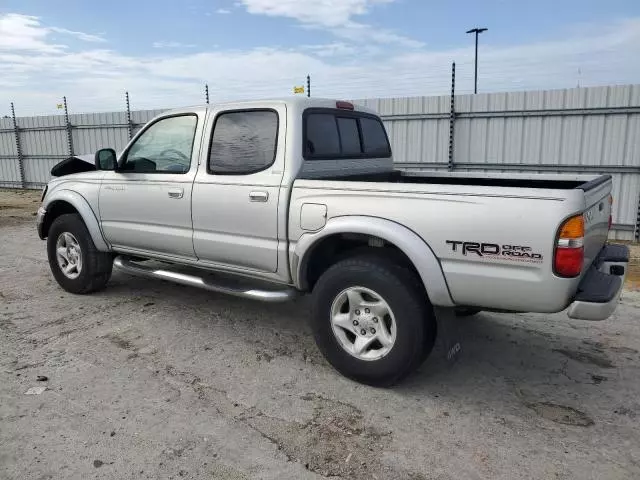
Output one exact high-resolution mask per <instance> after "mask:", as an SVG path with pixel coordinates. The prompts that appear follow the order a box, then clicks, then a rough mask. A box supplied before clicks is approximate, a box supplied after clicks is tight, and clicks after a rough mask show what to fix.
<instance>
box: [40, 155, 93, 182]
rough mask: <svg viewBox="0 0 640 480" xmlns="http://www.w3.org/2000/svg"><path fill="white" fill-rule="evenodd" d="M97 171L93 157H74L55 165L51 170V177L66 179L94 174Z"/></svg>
mask: <svg viewBox="0 0 640 480" xmlns="http://www.w3.org/2000/svg"><path fill="white" fill-rule="evenodd" d="M95 170H96V167H95V166H94V164H93V155H90V154H86V155H74V156H71V157H69V158H65V159H64V160H62V161H61V162H59V163H57V164H56V165H54V166H53V168H52V169H51V175H52V176H53V177H64V176H67V175H71V174H75V173H81V172H92V171H95Z"/></svg>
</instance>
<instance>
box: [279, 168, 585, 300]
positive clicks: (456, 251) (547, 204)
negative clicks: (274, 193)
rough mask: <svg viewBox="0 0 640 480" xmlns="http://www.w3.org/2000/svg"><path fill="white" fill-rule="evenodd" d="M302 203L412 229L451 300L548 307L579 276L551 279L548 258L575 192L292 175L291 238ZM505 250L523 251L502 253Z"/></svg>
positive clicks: (577, 196)
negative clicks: (435, 263) (437, 265)
mask: <svg viewBox="0 0 640 480" xmlns="http://www.w3.org/2000/svg"><path fill="white" fill-rule="evenodd" d="M305 203H313V204H322V205H326V207H327V219H331V218H335V217H341V216H349V215H365V216H371V217H379V218H384V219H388V220H392V221H394V222H397V223H399V224H401V225H404V226H406V227H407V228H409V229H411V230H412V231H414V232H416V233H417V234H418V235H419V236H420V237H421V238H422V239H423V240H424V241H425V242H426V243H427V244H428V245H429V246H430V248H431V249H432V250H433V252H434V253H435V254H436V256H437V257H438V259H439V261H440V266H441V268H442V271H443V273H444V276H445V278H446V282H447V284H448V287H449V292H450V294H451V297H452V299H453V300H454V302H455V303H456V304H457V305H472V306H478V307H484V308H492V309H504V310H514V311H537V312H554V311H559V310H562V309H564V308H565V307H566V306H567V305H568V303H569V302H570V300H571V298H572V297H573V295H574V294H575V291H576V288H577V284H578V281H579V279H565V278H559V277H556V276H555V275H554V274H553V272H552V262H553V253H554V245H555V235H556V232H557V229H558V227H559V225H560V223H561V222H562V221H563V220H564V219H566V218H567V217H569V216H570V215H572V214H575V213H580V212H582V211H583V209H584V208H585V195H584V193H583V192H582V191H581V190H577V189H576V190H542V189H523V188H507V187H499V188H497V187H479V186H460V185H425V184H423V185H419V184H392V183H369V182H340V181H323V180H296V181H295V183H294V186H293V191H292V197H291V207H290V216H289V238H290V240H291V241H292V242H295V241H297V239H299V238H300V236H301V235H302V234H303V233H304V230H303V229H302V228H301V227H300V221H299V218H300V211H301V208H302V206H303V205H304V204H305ZM451 242H460V243H455V247H456V248H454V243H451ZM462 242H467V243H471V244H478V245H479V246H480V245H482V244H489V245H495V246H498V247H499V250H500V254H491V253H492V252H493V251H495V247H488V248H487V247H486V246H485V253H484V254H479V253H477V252H475V251H473V250H472V251H464V249H463V244H462ZM472 246H473V245H472ZM479 248H482V247H479ZM505 249H507V250H509V249H512V250H516V251H519V252H527V253H529V254H530V255H531V256H529V257H527V256H524V257H522V256H514V255H502V254H501V253H502V252H503V251H504V250H505ZM481 253H482V252H481ZM534 254H535V255H534ZM534 257H535V258H534Z"/></svg>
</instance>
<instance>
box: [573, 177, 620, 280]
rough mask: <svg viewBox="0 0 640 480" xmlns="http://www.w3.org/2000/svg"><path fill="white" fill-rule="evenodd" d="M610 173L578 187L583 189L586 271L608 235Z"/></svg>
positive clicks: (584, 269)
mask: <svg viewBox="0 0 640 480" xmlns="http://www.w3.org/2000/svg"><path fill="white" fill-rule="evenodd" d="M612 185H613V183H612V181H611V176H610V175H602V176H600V177H598V178H596V179H594V180H592V181H590V182H587V183H585V184H583V185H580V186H579V187H578V188H579V189H581V190H583V191H584V200H585V209H584V228H585V235H584V267H583V269H582V271H583V272H585V271H587V269H588V268H589V266H590V265H591V263H592V262H593V260H594V259H595V258H596V257H597V256H598V253H599V252H600V250H601V249H602V247H603V245H604V244H605V243H606V241H607V237H608V235H609V219H610V216H611V197H610V195H611V189H612Z"/></svg>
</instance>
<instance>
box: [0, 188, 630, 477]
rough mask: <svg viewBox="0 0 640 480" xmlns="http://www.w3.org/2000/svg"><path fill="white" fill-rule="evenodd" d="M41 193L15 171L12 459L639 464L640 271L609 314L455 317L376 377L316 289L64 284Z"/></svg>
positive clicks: (4, 291)
mask: <svg viewBox="0 0 640 480" xmlns="http://www.w3.org/2000/svg"><path fill="white" fill-rule="evenodd" d="M18 197H19V199H17V198H18ZM38 200H39V192H35V193H26V194H25V193H18V194H17V195H16V194H15V193H4V192H1V191H0V238H1V239H2V243H1V244H0V478H2V479H20V480H22V479H58V478H65V479H76V478H77V479H81V478H82V479H85V478H101V479H102V478H104V479H118V480H120V479H128V478H136V479H140V478H153V479H156V478H175V479H180V478H198V479H205V478H206V479H321V478H336V479H338V478H339V479H356V480H359V479H367V480H370V479H380V480H382V479H394V480H395V479H410V480H424V479H439V480H447V479H456V480H460V479H463V480H464V479H469V480H471V479H474V480H475V479H505V480H506V479H509V480H511V479H514V478H518V479H522V478H524V479H580V480H584V479H637V478H640V428H639V427H640V425H639V420H640V368H639V361H640V353H639V350H640V292H636V291H635V285H634V284H633V283H630V284H629V290H628V291H626V292H625V295H624V297H623V300H622V302H621V305H620V307H619V308H618V310H617V312H616V314H615V316H614V317H613V318H611V319H609V320H608V321H605V322H591V323H590V322H580V321H573V320H570V319H568V318H567V316H566V314H564V313H559V314H554V315H537V314H518V315H515V314H493V313H481V314H479V315H477V316H475V317H470V318H466V319H459V320H457V321H456V327H457V328H458V329H459V331H460V335H461V340H462V348H463V353H462V356H461V358H460V360H459V361H458V362H457V363H456V364H454V365H450V364H448V363H447V362H446V361H445V360H444V354H443V349H442V346H441V344H437V346H436V349H435V351H434V353H433V354H432V356H431V357H430V358H429V359H428V360H427V362H426V363H425V364H424V365H423V366H422V367H421V368H420V370H419V371H418V373H417V374H416V375H413V376H412V377H410V378H409V379H407V380H406V381H405V382H404V383H402V384H401V385H400V386H398V387H395V388H393V389H374V388H370V387H366V386H362V385H359V384H356V383H353V382H351V381H349V380H346V379H344V378H342V377H340V376H339V375H338V374H337V373H335V372H334V371H333V370H332V369H331V368H330V366H329V365H328V364H327V363H326V362H325V361H324V359H323V358H322V357H321V356H320V354H319V353H318V351H317V349H316V347H315V345H314V343H313V340H312V338H311V335H310V331H309V327H308V326H307V322H306V317H307V316H308V305H307V301H306V300H305V299H301V300H298V301H296V302H294V303H292V304H284V305H266V304H260V303H253V302H249V301H245V300H240V299H235V298H230V297H225V296H220V295H215V294H211V293H208V292H205V291H200V290H195V289H191V288H187V287H181V286H176V285H173V284H170V283H165V282H161V281H151V280H142V279H139V278H135V277H129V276H127V275H124V274H120V273H114V275H113V278H112V280H111V282H110V284H109V287H108V288H107V289H106V290H105V291H103V292H100V293H98V294H94V295H90V296H74V295H70V294H67V293H66V292H64V291H63V290H61V289H60V288H59V287H58V286H57V284H56V283H55V281H54V280H53V278H52V276H51V274H50V272H49V268H48V264H47V261H46V255H45V248H44V247H45V245H44V242H42V241H40V240H39V239H38V238H37V235H36V232H35V225H34V223H33V216H32V214H33V212H35V210H36V209H37V204H38ZM39 376H41V378H42V376H45V377H46V380H38V377H39ZM32 387H46V390H45V391H44V392H42V393H41V394H40V395H25V392H27V391H28V390H29V389H30V388H32Z"/></svg>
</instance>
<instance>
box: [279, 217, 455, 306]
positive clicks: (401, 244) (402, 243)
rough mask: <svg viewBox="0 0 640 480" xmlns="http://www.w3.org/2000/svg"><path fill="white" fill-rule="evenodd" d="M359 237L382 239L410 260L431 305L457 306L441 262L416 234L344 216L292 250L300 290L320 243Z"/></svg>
mask: <svg viewBox="0 0 640 480" xmlns="http://www.w3.org/2000/svg"><path fill="white" fill-rule="evenodd" d="M343 233H357V234H364V235H371V236H374V237H379V238H382V239H383V240H386V241H387V242H390V243H392V244H394V245H395V246H396V247H398V248H399V249H400V250H402V252H403V253H404V254H405V255H406V256H407V257H408V258H409V260H411V262H412V263H413V265H414V267H415V268H416V270H417V271H418V274H419V275H420V278H421V279H422V283H423V284H424V288H425V290H426V291H427V295H428V296H429V299H430V300H431V303H432V304H433V305H436V306H440V307H452V306H454V305H455V304H454V302H453V300H452V299H451V294H450V293H449V287H448V286H447V282H446V280H445V277H444V274H443V272H442V268H441V266H440V262H439V261H438V258H437V257H436V255H435V254H434V253H433V251H432V250H431V248H430V247H429V245H428V244H427V243H426V242H425V241H424V240H423V239H422V238H420V237H419V236H418V235H417V234H416V233H415V232H413V231H412V230H410V229H408V228H407V227H405V226H404V225H400V224H399V223H396V222H393V221H391V220H385V219H383V218H377V217H366V216H345V217H334V218H332V219H330V220H329V221H328V222H327V224H326V226H325V227H324V228H323V229H322V230H320V231H318V232H314V233H304V234H303V235H302V236H301V237H300V239H299V240H298V242H296V244H295V247H294V248H293V252H292V253H293V259H294V261H293V262H292V268H291V270H292V273H293V274H294V275H295V277H294V279H293V280H294V282H295V284H296V285H297V286H298V287H299V288H300V287H301V286H302V279H303V278H304V275H305V272H304V270H305V268H306V265H307V264H308V262H307V260H308V257H307V255H310V254H311V252H312V251H313V250H314V247H315V246H316V245H318V242H320V241H322V240H323V239H324V238H327V237H330V236H332V235H338V234H343Z"/></svg>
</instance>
